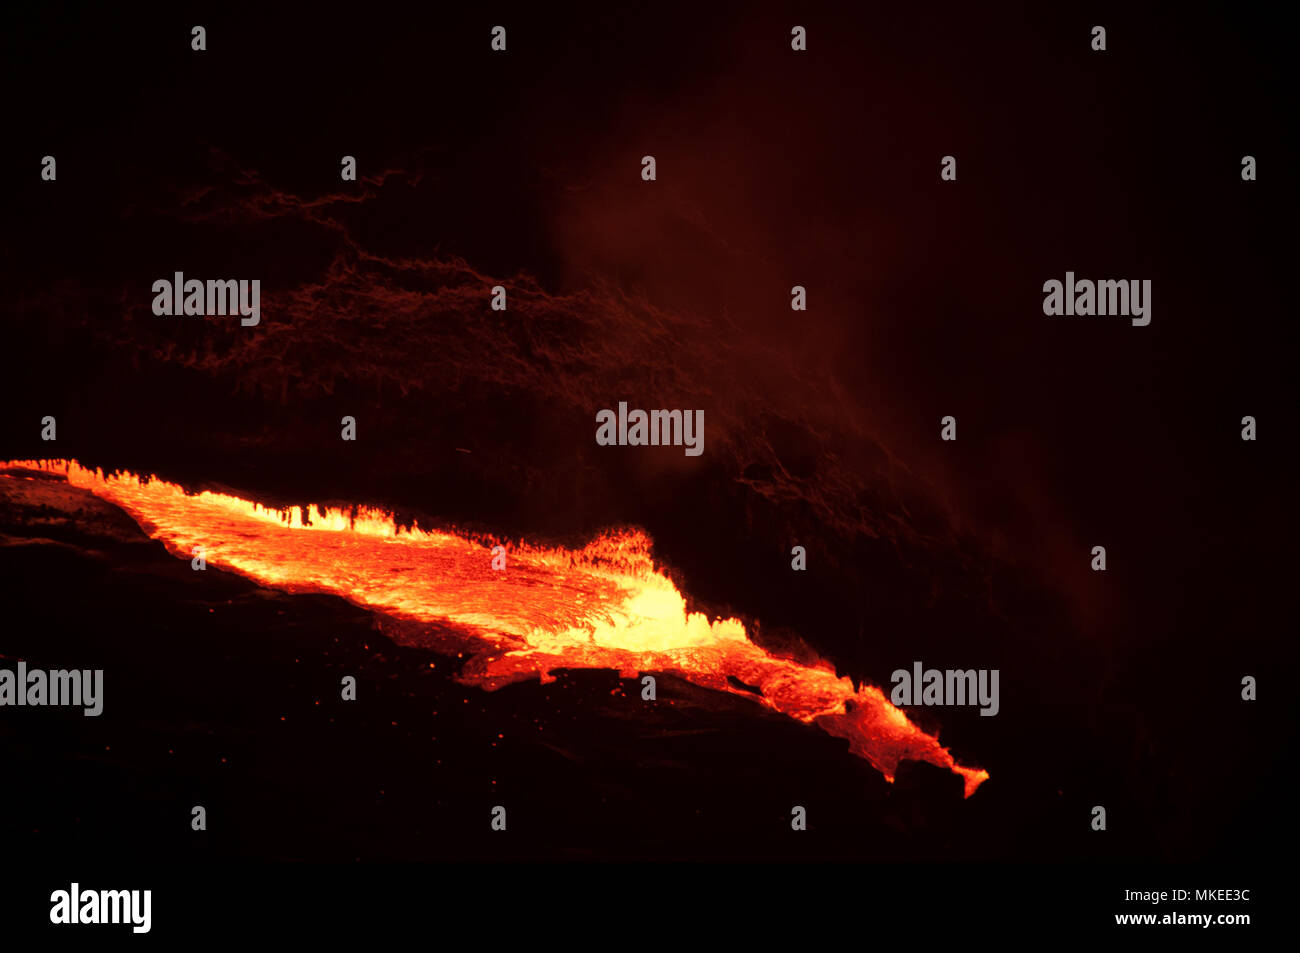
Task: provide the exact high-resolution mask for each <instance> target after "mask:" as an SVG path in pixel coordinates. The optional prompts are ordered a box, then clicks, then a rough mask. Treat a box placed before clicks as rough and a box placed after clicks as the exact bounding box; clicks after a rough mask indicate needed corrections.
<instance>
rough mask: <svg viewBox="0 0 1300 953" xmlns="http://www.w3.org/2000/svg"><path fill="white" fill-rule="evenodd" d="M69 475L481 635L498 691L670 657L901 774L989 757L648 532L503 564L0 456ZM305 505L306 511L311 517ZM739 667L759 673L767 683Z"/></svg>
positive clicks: (975, 779) (379, 521)
mask: <svg viewBox="0 0 1300 953" xmlns="http://www.w3.org/2000/svg"><path fill="white" fill-rule="evenodd" d="M5 467H21V468H27V469H32V470H41V471H45V472H49V473H60V474H64V475H66V478H67V480H68V482H69V483H70V484H72V485H73V486H77V487H82V488H84V489H86V490H89V491H91V492H92V493H94V494H95V495H96V496H99V497H101V498H103V499H105V500H108V501H109V502H111V503H114V504H115V505H117V506H119V507H121V508H122V509H123V510H125V511H126V512H128V513H129V514H130V515H131V516H132V517H133V518H134V519H135V520H136V521H137V522H138V523H139V524H140V525H141V527H143V528H144V530H145V531H146V532H147V533H149V534H150V535H151V536H153V537H155V538H157V539H159V540H161V541H162V542H163V543H164V545H166V546H167V548H168V549H169V550H170V551H171V552H173V553H174V554H176V555H178V556H180V557H182V558H185V559H190V558H192V557H193V555H194V550H195V548H196V547H200V548H201V549H202V550H203V555H204V558H205V559H206V560H207V561H208V563H210V564H211V565H213V566H218V567H222V568H225V569H230V570H233V571H235V572H238V573H241V574H243V575H245V576H247V577H249V578H250V579H253V580H255V581H257V582H258V583H262V584H264V585H268V586H274V587H275V588H278V589H282V590H286V591H290V592H327V593H332V594H335V595H340V596H343V597H345V598H347V599H349V600H351V601H352V602H354V603H356V604H358V605H361V606H365V607H367V608H371V609H375V610H378V611H381V612H384V613H388V614H390V615H393V616H398V617H404V618H408V619H415V620H419V621H424V622H450V623H454V624H455V625H456V626H457V627H458V628H460V629H462V630H465V631H467V632H470V633H473V634H474V635H476V636H477V637H478V638H480V639H482V641H483V651H482V653H481V654H480V655H479V656H478V657H477V658H475V659H473V660H472V661H471V664H469V665H467V666H466V668H465V670H464V671H463V672H462V674H461V676H460V678H461V680H462V681H464V682H466V683H467V684H473V685H478V686H479V687H482V688H484V689H487V690H489V691H490V690H493V689H496V688H499V687H501V686H502V685H506V684H509V683H510V682H513V681H518V680H520V679H521V678H525V677H534V676H540V677H541V678H543V679H546V678H547V677H548V676H549V674H550V673H551V672H553V671H554V670H556V669H561V668H607V669H617V670H618V671H619V672H620V673H622V674H623V676H624V677H634V676H636V675H637V674H638V673H642V672H668V673H672V674H674V675H677V676H680V677H682V678H685V679H687V680H689V681H691V682H693V683H695V684H697V685H700V686H703V687H705V688H709V689H714V690H717V691H724V692H731V693H733V694H739V695H743V696H744V697H746V698H751V699H753V700H754V701H756V702H758V703H761V704H764V705H767V706H768V707H770V708H772V709H775V710H776V711H778V712H781V713H782V714H784V715H788V716H790V717H791V718H796V719H798V720H799V721H802V722H805V723H807V724H815V725H817V726H818V727H819V728H821V729H822V730H823V731H826V732H828V733H830V734H832V735H835V736H837V737H840V738H845V739H847V740H848V742H849V749H850V750H851V751H852V752H853V753H854V754H855V755H858V756H859V757H862V758H865V759H866V760H867V761H868V762H870V763H871V765H872V766H873V767H875V768H876V769H877V770H878V771H880V772H881V773H882V774H883V775H884V776H885V777H886V778H887V779H888V780H890V781H892V780H893V779H894V773H895V771H896V770H897V768H898V763H899V761H901V760H904V759H912V760H918V761H928V762H930V763H931V764H935V765H938V766H940V767H943V768H948V769H950V770H952V771H953V772H955V773H957V774H959V775H961V776H962V778H963V780H964V782H965V791H966V796H967V797H969V796H970V795H971V794H972V793H974V791H975V789H976V788H978V787H979V785H980V784H981V783H982V782H983V781H984V780H985V779H986V778H988V772H987V771H984V770H982V769H978V768H967V767H963V766H961V765H959V764H957V763H956V762H955V761H954V760H953V757H952V755H951V754H950V753H949V752H948V750H947V749H946V748H943V747H942V746H940V744H939V741H938V739H937V738H936V737H934V736H932V735H928V734H926V733H925V732H923V731H922V730H921V729H919V728H918V727H916V726H915V725H913V724H912V723H911V722H910V721H909V720H908V718H907V716H906V715H905V714H903V712H901V711H899V709H897V708H895V707H894V706H893V705H892V704H890V702H889V700H888V699H887V698H886V697H885V696H884V694H882V692H881V691H880V689H878V688H875V687H874V686H870V685H864V686H862V687H861V688H860V689H858V690H856V691H855V690H854V688H853V685H852V682H850V680H849V679H848V678H840V677H837V676H836V675H835V673H834V671H833V670H832V669H831V668H830V667H829V666H825V665H820V666H808V665H805V664H802V663H799V662H796V661H793V660H791V659H785V658H780V657H777V656H773V655H770V654H768V653H767V652H766V651H765V650H763V649H762V648H760V647H758V646H757V645H755V644H754V643H753V642H751V641H750V640H749V637H748V635H747V633H746V631H745V627H744V625H743V624H742V623H741V622H739V621H738V620H736V619H720V620H716V621H710V620H709V619H707V618H706V617H705V616H704V614H703V613H699V612H687V609H686V600H685V599H684V598H683V596H682V594H681V593H680V592H678V591H677V588H676V587H675V586H674V585H673V583H672V582H671V581H670V580H669V579H668V578H667V577H666V576H665V575H663V573H661V572H659V571H658V570H656V568H655V566H654V562H653V560H652V558H651V555H650V540H649V539H648V538H647V537H646V536H645V535H644V534H643V533H641V532H639V531H634V530H625V531H620V532H616V533H608V534H605V535H603V536H601V537H599V538H597V539H595V540H593V541H592V542H591V543H590V544H588V545H587V546H586V547H584V548H583V549H581V550H569V549H546V548H540V547H529V546H523V547H514V548H511V549H510V550H509V552H508V554H507V568H506V569H505V570H504V571H499V570H493V569H492V566H491V563H492V556H491V554H490V546H488V545H484V544H482V543H480V542H478V541H475V540H473V539H470V538H467V537H464V536H460V535H457V534H454V533H449V532H443V531H438V530H429V531H426V530H422V529H419V528H418V527H413V528H412V529H410V530H406V529H399V528H398V527H397V526H396V525H395V523H394V521H393V518H392V516H391V515H390V514H388V513H385V512H383V511H379V510H373V509H358V510H357V511H356V512H355V515H353V514H350V513H345V512H342V511H339V510H335V509H322V508H320V507H317V506H309V507H306V508H300V507H294V508H292V509H290V510H287V511H282V510H276V509H268V508H266V507H263V506H261V505H259V504H257V503H255V502H252V501H249V500H244V499H240V498H238V497H234V496H226V495H223V494H218V493H210V492H206V491H205V492H202V493H198V494H195V495H189V494H186V492H185V491H184V490H183V489H181V488H180V487H179V486H176V485H175V484H171V483H167V482H164V481H161V480H157V479H151V478H148V477H145V478H141V477H138V476H135V475H133V474H130V473H124V474H104V473H103V472H102V471H98V470H88V469H86V468H85V467H82V466H81V465H79V464H78V463H76V462H75V461H63V460H42V461H33V460H24V461H11V462H9V463H5V464H0V468H5ZM304 510H305V511H306V512H307V514H309V515H308V516H307V521H306V522H304ZM727 676H733V677H735V678H736V679H739V680H740V681H741V682H743V683H745V684H747V685H751V686H757V687H758V688H759V689H761V691H762V696H761V697H755V696H754V695H752V694H751V693H749V692H742V691H739V690H737V689H736V688H734V687H732V685H731V684H730V683H729V682H728V681H727Z"/></svg>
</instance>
